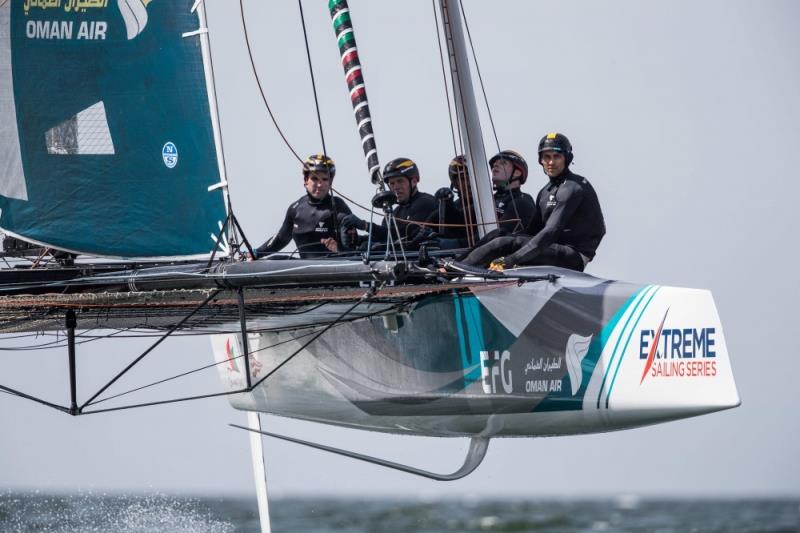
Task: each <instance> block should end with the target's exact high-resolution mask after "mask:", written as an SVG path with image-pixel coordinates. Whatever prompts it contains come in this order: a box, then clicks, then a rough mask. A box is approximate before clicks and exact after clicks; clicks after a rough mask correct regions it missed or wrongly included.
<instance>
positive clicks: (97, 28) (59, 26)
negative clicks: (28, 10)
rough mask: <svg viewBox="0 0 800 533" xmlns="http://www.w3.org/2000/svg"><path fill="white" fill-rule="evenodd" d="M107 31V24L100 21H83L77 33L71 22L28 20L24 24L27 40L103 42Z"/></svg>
mask: <svg viewBox="0 0 800 533" xmlns="http://www.w3.org/2000/svg"><path fill="white" fill-rule="evenodd" d="M107 30H108V23H107V22H104V21H102V20H97V21H95V20H84V21H83V22H81V23H80V24H79V25H78V27H77V32H76V31H75V24H74V23H73V21H71V20H29V21H28V22H27V23H25V36H26V37H27V38H28V39H48V40H59V39H60V40H72V39H75V40H86V41H103V40H105V39H106V31H107Z"/></svg>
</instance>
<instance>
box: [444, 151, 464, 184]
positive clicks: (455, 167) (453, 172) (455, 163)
mask: <svg viewBox="0 0 800 533" xmlns="http://www.w3.org/2000/svg"><path fill="white" fill-rule="evenodd" d="M447 175H448V176H449V177H450V181H456V180H457V179H458V178H459V177H461V176H468V175H469V169H468V168H467V158H466V157H464V156H463V155H457V156H455V157H454V158H453V160H452V161H450V165H448V167H447Z"/></svg>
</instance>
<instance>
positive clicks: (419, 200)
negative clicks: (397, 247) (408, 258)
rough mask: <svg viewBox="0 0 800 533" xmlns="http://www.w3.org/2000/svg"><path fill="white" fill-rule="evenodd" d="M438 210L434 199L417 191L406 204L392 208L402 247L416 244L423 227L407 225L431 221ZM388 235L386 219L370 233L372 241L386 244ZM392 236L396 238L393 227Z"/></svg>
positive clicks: (437, 204)
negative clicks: (407, 244) (412, 243)
mask: <svg viewBox="0 0 800 533" xmlns="http://www.w3.org/2000/svg"><path fill="white" fill-rule="evenodd" d="M438 208H439V203H438V202H437V201H436V198H434V197H433V196H432V195H430V194H428V193H425V192H419V191H414V192H413V193H412V194H411V197H410V198H409V199H408V201H407V202H406V203H404V204H398V205H396V206H395V207H394V209H393V210H392V213H393V214H394V219H395V221H396V222H397V230H398V231H399V232H400V238H401V239H402V241H403V244H404V245H405V244H406V243H409V244H410V243H411V242H416V241H415V239H416V237H417V236H418V235H417V234H418V233H419V232H420V230H421V228H422V227H423V226H420V225H418V224H409V222H428V221H430V220H431V216H434V215H432V214H433V213H435V212H438V211H437V210H438ZM388 235H389V232H388V229H387V226H386V219H384V220H383V222H382V223H381V225H380V226H374V229H373V233H372V239H373V240H374V241H383V242H386V239H387V237H388ZM392 236H393V237H396V234H395V228H394V227H393V228H392ZM420 236H421V235H420Z"/></svg>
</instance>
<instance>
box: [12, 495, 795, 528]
mask: <svg viewBox="0 0 800 533" xmlns="http://www.w3.org/2000/svg"><path fill="white" fill-rule="evenodd" d="M270 512H271V515H272V531H274V532H276V533H279V532H293V533H295V532H307V533H327V532H347V533H360V532H452V531H456V532H457V531H514V532H524V531H545V532H547V531H553V532H556V531H557V532H562V531H563V532H572V531H575V532H577V531H637V532H640V531H657V532H672V531H674V532H684V531H719V532H722V531H751V532H797V531H800V499H725V500H712V499H693V500H690V501H689V500H677V499H664V500H658V499H639V498H637V497H634V496H626V497H620V498H613V499H608V500H579V499H575V500H558V499H552V500H524V499H519V500H505V501H501V500H493V501H485V500H479V499H463V500H461V499H447V500H439V501H412V500H392V499H373V498H370V499H363V500H362V499H357V498H346V499H336V498H275V499H273V500H272V501H271V502H270ZM0 531H2V532H4V533H5V532H27V531H31V532H33V531H36V532H53V533H55V532H70V533H72V532H119V533H128V532H130V533H134V532H135V533H149V532H159V533H160V532H209V533H215V532H220V533H222V532H259V531H260V529H259V521H258V511H257V507H256V502H255V499H254V498H236V497H225V498H197V497H191V498H190V497H177V496H166V495H158V496H121V495H98V494H79V495H69V496H65V495H46V494H40V493H16V492H5V493H0Z"/></svg>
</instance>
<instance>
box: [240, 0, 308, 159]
mask: <svg viewBox="0 0 800 533" xmlns="http://www.w3.org/2000/svg"><path fill="white" fill-rule="evenodd" d="M239 13H241V15H242V29H243V30H244V42H245V44H246V45H247V55H248V56H249V57H250V66H251V68H252V71H253V76H255V78H256V84H257V85H258V92H259V93H261V100H263V101H264V106H266V108H267V112H268V113H269V118H271V119H272V123H273V124H274V125H275V129H276V130H277V131H278V134H279V135H280V136H281V139H283V142H284V143H285V144H286V147H287V148H288V149H289V151H290V152H292V154H293V155H294V157H295V158H296V159H297V160H298V161H300V164H302V163H303V159H302V158H301V157H300V156H299V155H297V152H296V151H295V149H294V148H293V147H292V145H291V143H290V142H289V139H287V138H286V135H284V134H283V130H281V127H280V126H279V125H278V121H277V119H276V118H275V115H274V114H273V113H272V108H271V107H270V106H269V102H267V96H266V95H265V94H264V88H263V87H262V86H261V78H259V76H258V70H257V69H256V62H255V59H253V50H252V49H251V47H250V37H249V36H248V33H247V22H246V21H245V17H244V0H239Z"/></svg>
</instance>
